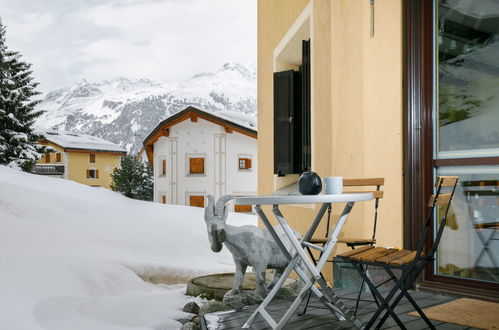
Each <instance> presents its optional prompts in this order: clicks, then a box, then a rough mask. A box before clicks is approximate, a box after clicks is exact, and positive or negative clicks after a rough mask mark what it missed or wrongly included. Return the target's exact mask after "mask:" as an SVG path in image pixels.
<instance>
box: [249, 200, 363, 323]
mask: <svg viewBox="0 0 499 330" xmlns="http://www.w3.org/2000/svg"><path fill="white" fill-rule="evenodd" d="M353 205H354V203H347V206H345V209H344V210H343V213H342V216H341V217H340V220H339V221H338V223H337V224H336V226H335V228H334V229H333V232H332V235H331V237H330V238H329V239H328V241H327V242H326V245H325V252H324V253H323V256H322V257H321V258H320V259H319V262H320V263H318V265H317V267H316V266H315V265H313V264H312V262H311V261H310V260H309V259H308V256H307V255H306V253H305V251H304V248H303V246H302V245H301V244H300V242H299V241H298V240H297V239H296V237H295V235H294V232H293V230H292V229H291V227H289V225H288V224H287V222H286V220H285V219H284V217H283V215H282V214H281V212H280V211H279V208H278V206H277V205H274V207H273V213H274V214H275V216H276V218H277V220H278V221H279V223H280V225H281V227H282V229H283V231H284V233H285V234H286V236H287V237H288V239H289V241H290V242H291V244H292V246H293V248H294V250H295V251H296V253H295V254H294V256H291V254H290V253H289V251H288V250H287V249H286V247H285V246H284V243H283V242H282V240H281V238H280V237H279V236H278V235H277V233H276V232H275V230H274V228H273V227H272V225H271V223H270V221H269V220H268V218H267V216H266V215H265V213H264V212H263V210H262V209H261V207H260V205H256V206H255V210H256V212H257V213H258V215H259V216H260V218H261V219H262V221H263V223H264V225H265V227H266V228H267V229H268V230H269V232H270V234H271V235H272V237H273V238H274V240H275V241H276V242H277V244H278V246H279V248H280V249H281V250H282V251H283V253H284V254H285V256H286V257H287V258H288V260H290V262H289V264H288V266H287V267H286V269H285V270H284V272H283V274H282V275H281V278H280V279H279V280H278V282H277V283H276V284H275V286H274V287H273V288H272V290H271V291H270V292H269V294H268V295H267V297H266V298H265V299H264V300H263V301H262V303H261V304H260V305H259V306H258V307H257V309H256V310H255V311H254V312H253V314H252V315H251V316H250V318H249V319H248V321H246V323H245V324H244V325H243V328H249V327H250V326H251V324H252V323H253V322H254V320H255V319H256V317H257V315H258V314H261V315H262V317H263V318H264V319H265V321H266V322H267V323H268V324H269V325H270V326H271V327H272V329H282V328H283V326H284V325H285V324H286V323H287V322H288V321H289V319H290V318H291V317H292V315H293V313H294V312H295V311H296V309H297V308H298V307H299V305H300V303H301V301H302V300H303V299H304V297H305V296H306V295H307V293H308V292H309V291H310V290H312V292H313V293H314V294H315V295H317V297H319V299H320V300H321V302H322V303H323V304H324V305H325V306H326V307H327V308H328V309H329V310H330V311H331V312H332V313H333V314H334V315H335V316H336V317H337V318H338V319H340V320H341V319H345V318H346V319H348V320H349V321H350V322H351V323H352V324H353V325H354V326H355V327H357V328H359V329H361V328H362V325H361V323H360V322H359V321H358V320H357V319H356V318H355V316H354V315H353V313H352V312H351V311H350V310H349V309H348V308H347V307H346V306H345V305H344V304H343V302H342V301H341V300H340V299H339V298H338V297H337V296H336V295H335V294H334V292H332V290H330V288H329V287H328V286H327V283H326V282H325V280H324V279H323V278H322V276H321V274H320V271H321V269H322V268H323V267H324V265H325V261H324V262H323V259H324V260H327V257H328V256H329V254H330V253H331V252H332V250H333V248H334V245H335V244H336V241H337V236H338V234H339V232H340V230H341V227H342V226H343V224H344V223H345V221H346V219H347V217H348V215H349V213H350V210H351V209H352V207H353ZM328 206H329V203H325V204H323V206H322V207H321V209H320V211H319V213H318V214H317V216H316V218H315V219H314V221H313V223H312V225H311V227H310V229H309V230H308V231H307V233H306V234H305V236H304V238H303V241H308V240H310V238H311V237H312V235H313V234H314V232H315V230H316V229H317V227H318V225H319V223H320V221H321V219H322V217H323V215H324V212H325V211H326V209H327V207H328ZM300 261H301V262H302V263H303V264H304V265H305V267H306V268H307V270H308V271H309V272H310V273H311V274H312V277H311V278H309V276H307V275H306V274H305V272H304V271H303V270H302V269H301V268H300V267H299V265H298V263H299V262H300ZM293 270H295V271H296V273H297V274H298V276H299V277H300V278H301V280H302V281H303V282H304V286H303V288H302V289H301V290H300V293H299V294H298V296H297V297H296V298H295V300H294V301H293V303H292V304H291V306H290V307H289V309H288V310H287V311H286V313H285V314H284V315H283V317H282V318H281V319H280V320H279V322H278V323H276V322H275V320H274V319H273V318H272V317H271V316H270V315H269V314H268V312H267V311H266V310H265V308H266V307H267V306H268V305H269V303H270V302H271V301H272V299H273V298H274V297H275V295H276V294H277V292H278V290H279V289H280V288H281V287H282V286H283V285H284V282H285V280H286V279H287V277H288V276H289V274H290V273H291V271H293ZM314 282H317V283H318V284H319V285H320V287H321V289H322V290H320V289H318V288H316V287H314V286H313V283H314Z"/></svg>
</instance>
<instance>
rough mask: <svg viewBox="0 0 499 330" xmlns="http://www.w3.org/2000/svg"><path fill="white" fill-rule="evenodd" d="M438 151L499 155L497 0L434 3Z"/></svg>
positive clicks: (498, 5)
mask: <svg viewBox="0 0 499 330" xmlns="http://www.w3.org/2000/svg"><path fill="white" fill-rule="evenodd" d="M436 28H437V33H438V34H437V35H438V37H437V43H438V64H439V65H438V68H439V89H438V97H439V101H438V104H439V110H438V121H437V125H438V128H439V129H438V143H437V147H438V151H440V152H442V151H443V152H448V151H458V150H469V151H470V152H472V151H473V150H477V149H491V150H493V149H497V150H495V151H494V152H496V153H498V154H499V1H479V0H446V1H440V2H439V8H438V22H437V26H436Z"/></svg>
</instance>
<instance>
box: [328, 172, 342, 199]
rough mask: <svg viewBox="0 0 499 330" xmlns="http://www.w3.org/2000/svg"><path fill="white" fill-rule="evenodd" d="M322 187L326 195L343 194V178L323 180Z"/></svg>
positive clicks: (335, 177)
mask: <svg viewBox="0 0 499 330" xmlns="http://www.w3.org/2000/svg"><path fill="white" fill-rule="evenodd" d="M324 186H325V190H326V194H327V195H339V194H341V193H342V192H343V178H342V177H341V176H330V177H327V178H324Z"/></svg>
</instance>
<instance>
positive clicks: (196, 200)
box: [189, 196, 204, 207]
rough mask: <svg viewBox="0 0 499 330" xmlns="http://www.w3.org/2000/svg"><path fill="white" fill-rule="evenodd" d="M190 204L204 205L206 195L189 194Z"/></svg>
mask: <svg viewBox="0 0 499 330" xmlns="http://www.w3.org/2000/svg"><path fill="white" fill-rule="evenodd" d="M189 205H190V206H196V207H204V196H189Z"/></svg>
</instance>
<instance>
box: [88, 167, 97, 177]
mask: <svg viewBox="0 0 499 330" xmlns="http://www.w3.org/2000/svg"><path fill="white" fill-rule="evenodd" d="M98 178H99V170H95V169H90V170H87V179H98Z"/></svg>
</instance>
